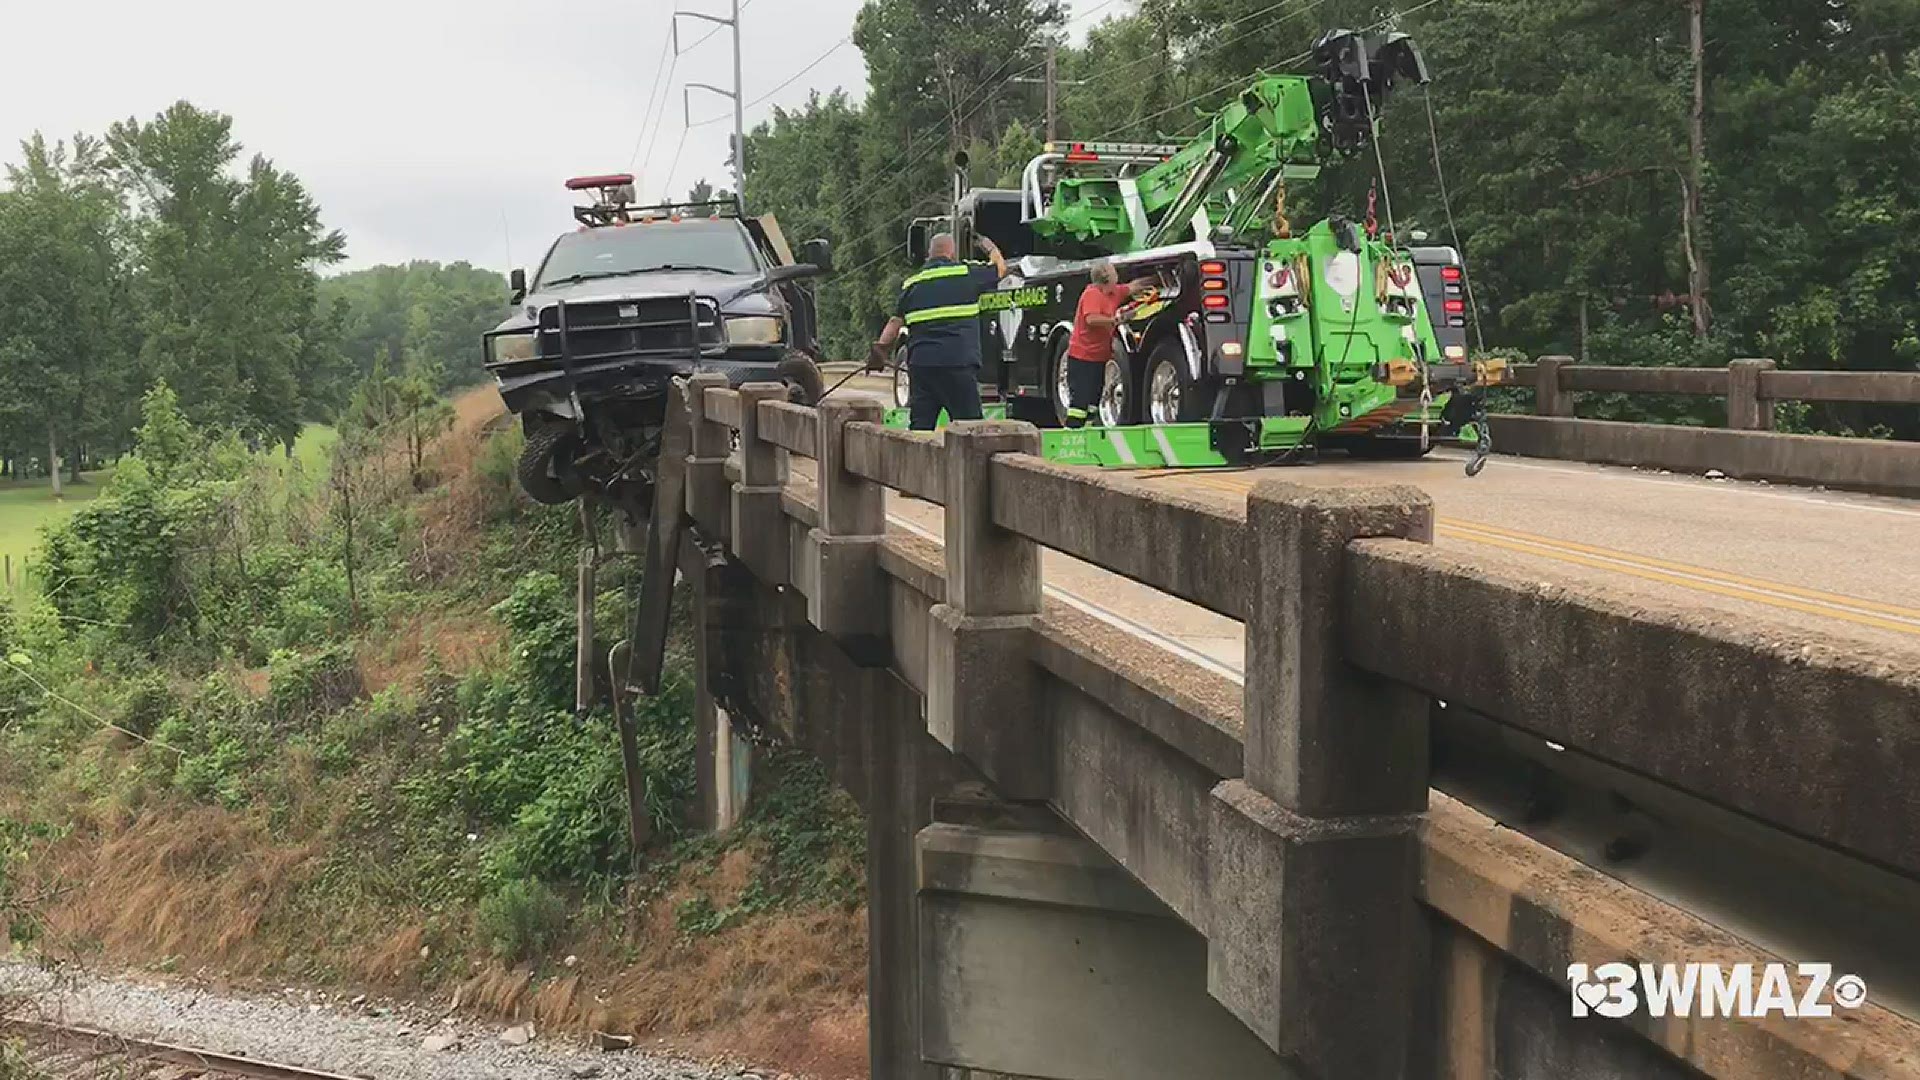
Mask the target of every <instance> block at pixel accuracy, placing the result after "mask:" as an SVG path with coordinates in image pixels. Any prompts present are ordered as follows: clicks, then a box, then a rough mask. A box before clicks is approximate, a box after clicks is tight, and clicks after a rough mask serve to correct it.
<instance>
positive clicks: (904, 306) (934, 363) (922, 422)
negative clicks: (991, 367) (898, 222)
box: [876, 233, 1007, 431]
mask: <svg viewBox="0 0 1920 1080" xmlns="http://www.w3.org/2000/svg"><path fill="white" fill-rule="evenodd" d="M979 248H980V252H981V254H983V255H985V256H986V257H987V258H988V259H990V260H992V263H991V265H987V264H982V263H962V262H956V261H955V260H954V241H953V234H951V233H940V234H938V235H937V236H935V237H934V238H933V239H931V240H929V241H928V242H927V262H926V265H924V266H922V267H921V268H920V269H919V271H917V272H916V273H915V274H914V275H913V276H912V277H909V278H908V279H907V280H906V282H905V283H904V284H902V285H901V287H900V302H899V304H898V305H896V306H895V308H894V312H893V318H892V319H891V320H890V321H888V323H887V328H886V329H885V330H883V331H881V332H880V340H879V342H878V343H877V346H876V348H877V350H879V351H881V352H882V353H884V352H885V351H886V350H890V349H892V348H893V343H894V342H895V341H896V340H898V339H899V337H900V331H901V330H902V329H907V330H908V331H910V332H909V333H908V335H907V354H906V365H907V373H908V379H909V386H910V388H911V393H910V396H909V397H908V400H907V411H908V412H909V413H910V414H911V416H912V426H913V429H914V430H915V431H932V430H933V428H934V425H935V424H936V423H938V422H939V420H940V413H941V410H943V409H944V410H945V411H946V414H947V419H949V420H978V419H980V294H981V293H984V292H991V291H993V289H994V287H995V286H997V285H999V284H1000V279H1001V278H1003V277H1006V276H1007V260H1006V258H1005V257H1004V256H1002V255H1001V254H1000V248H999V247H998V246H997V245H995V244H994V242H993V241H991V240H989V239H987V238H986V237H984V236H983V237H981V238H980V240H979Z"/></svg>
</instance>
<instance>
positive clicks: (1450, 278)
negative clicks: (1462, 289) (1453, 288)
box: [1440, 266, 1466, 285]
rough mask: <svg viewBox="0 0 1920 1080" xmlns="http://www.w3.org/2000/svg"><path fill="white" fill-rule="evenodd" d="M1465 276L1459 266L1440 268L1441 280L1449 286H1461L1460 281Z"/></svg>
mask: <svg viewBox="0 0 1920 1080" xmlns="http://www.w3.org/2000/svg"><path fill="white" fill-rule="evenodd" d="M1465 276H1466V275H1465V273H1464V272H1463V271H1462V270H1461V269H1460V268H1459V267H1457V266H1443V267H1441V268H1440V280H1441V281H1444V282H1446V283H1447V284H1449V285H1456V284H1459V282H1460V280H1461V279H1462V278H1463V277H1465Z"/></svg>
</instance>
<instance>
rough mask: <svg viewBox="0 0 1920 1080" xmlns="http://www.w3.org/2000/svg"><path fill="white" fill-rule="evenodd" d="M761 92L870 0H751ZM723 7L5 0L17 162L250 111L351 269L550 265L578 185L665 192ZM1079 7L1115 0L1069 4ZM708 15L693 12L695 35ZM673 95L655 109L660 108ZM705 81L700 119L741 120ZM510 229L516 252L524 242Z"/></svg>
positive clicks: (752, 60) (846, 72)
mask: <svg viewBox="0 0 1920 1080" xmlns="http://www.w3.org/2000/svg"><path fill="white" fill-rule="evenodd" d="M748 2H749V4H750V6H749V7H748V8H747V10H746V12H745V14H744V15H743V16H742V18H741V22H742V23H743V24H744V26H745V28H746V33H745V36H744V39H743V46H742V56H743V68H744V76H743V77H744V81H745V83H746V97H747V100H748V101H753V100H754V99H756V98H758V97H760V96H761V95H762V94H765V93H766V92H767V91H769V90H771V89H772V88H773V87H774V86H776V85H778V84H779V83H780V82H782V81H784V80H785V79H786V78H787V77H788V76H790V75H792V74H794V73H795V72H796V71H798V70H799V69H800V68H802V67H803V66H805V65H806V64H807V63H809V62H811V61H812V60H814V59H816V58H817V57H819V56H820V55H821V54H822V53H824V52H826V50H827V49H828V48H830V47H831V46H833V44H834V43H835V42H837V41H839V40H840V39H841V38H842V37H845V36H846V35H847V34H848V33H849V32H850V31H851V30H852V26H853V16H854V13H855V12H856V11H858V10H859V8H860V3H861V0H748ZM727 3H728V0H600V2H597V3H561V2H558V0H330V2H329V3H325V4H304V3H303V4H296V3H292V2H289V0H164V2H154V0H94V2H91V3H82V2H74V0H7V3H6V6H7V7H8V8H9V9H11V10H9V12H8V27H7V31H8V33H7V36H8V45H9V48H8V49H7V57H6V59H5V60H4V61H0V159H4V160H7V161H13V160H17V159H18V149H17V148H18V145H19V142H20V140H21V139H23V138H25V137H26V136H28V135H29V134H31V133H32V132H34V131H36V130H38V131H42V132H44V133H46V134H47V135H48V137H50V138H52V137H62V138H64V137H66V136H69V135H71V134H72V133H74V132H76V131H80V132H86V133H89V134H97V133H100V132H103V131H104V130H105V129H106V127H107V125H108V124H110V123H112V122H113V121H115V120H118V119H124V118H126V117H129V116H138V117H141V118H142V119H145V118H147V117H150V116H152V115H153V114H154V113H156V112H158V111H160V110H161V109H164V108H165V107H166V106H167V105H169V104H171V103H172V102H174V101H177V100H180V99H182V98H184V99H186V100H188V101H191V102H193V103H194V104H195V105H198V106H200V107H202V108H210V109H217V110H219V111H221V112H225V113H227V114H229V115H231V116H232V117H233V118H234V131H235V135H236V137H237V138H238V139H239V140H240V142H241V143H243V144H244V145H245V147H246V149H247V152H248V153H254V152H259V153H264V154H266V155H267V156H268V157H270V158H272V159H273V160H274V161H275V162H276V163H277V164H279V165H280V166H281V167H283V168H287V169H290V170H292V171H293V172H294V173H296V174H297V175H299V176H300V177H301V179H303V180H304V181H305V182H306V183H307V185H308V186H309V188H310V189H311V190H312V192H313V193H314V196H315V198H316V199H317V200H318V201H319V203H320V206H321V209H322V212H323V214H324V215H325V219H326V222H327V224H328V225H329V226H332V227H334V228H339V229H342V230H344V231H345V232H346V234H347V252H348V260H349V261H348V263H347V264H346V265H347V267H348V268H353V267H360V266H368V265H372V264H374V263H382V262H398V261H402V260H406V259H436V260H440V261H443V262H446V261H452V260H455V259H466V260H468V261H470V262H473V263H476V264H480V265H485V266H492V267H505V266H507V265H508V258H509V253H510V254H511V257H512V259H513V261H514V263H515V264H525V263H528V262H530V261H532V260H533V259H535V258H536V257H537V256H538V254H539V252H540V251H541V250H543V249H544V248H545V245H546V244H547V243H548V242H549V241H551V239H552V238H553V236H554V235H555V234H556V233H557V232H559V231H560V230H562V229H564V228H566V227H567V226H568V225H569V224H570V219H569V218H568V210H567V207H568V206H569V205H570V202H571V200H570V199H569V197H568V195H567V193H566V191H565V190H564V189H562V187H561V186H560V185H561V181H562V180H563V179H564V178H565V177H567V176H570V175H578V174H581V173H589V172H615V171H623V170H625V169H626V168H627V167H628V163H629V162H630V161H631V162H632V163H633V170H634V171H635V172H636V173H640V174H641V175H642V176H643V193H644V194H649V195H651V194H657V193H659V191H660V190H661V189H662V185H663V183H664V180H665V174H666V171H667V169H668V166H669V165H670V164H671V162H672V160H673V156H674V150H675V147H676V145H677V144H678V142H679V139H680V135H681V113H682V108H681V90H680V84H681V83H683V82H685V81H687V80H688V79H691V80H693V81H696V82H709V83H713V84H714V85H717V86H725V85H727V84H728V82H729V81H730V80H731V78H732V56H731V49H730V47H729V46H730V43H729V40H728V37H727V35H726V34H725V33H721V34H719V35H716V36H715V37H714V38H713V39H712V40H711V41H708V42H707V43H706V44H704V45H702V46H700V47H699V48H698V49H697V50H694V51H692V52H689V53H687V54H685V55H683V56H681V57H680V58H679V60H678V63H677V64H676V65H674V67H673V79H672V87H671V90H670V91H669V92H664V93H663V94H662V97H663V98H668V99H669V100H666V101H665V111H664V116H663V120H662V123H661V125H660V132H659V136H658V141H657V143H655V144H654V146H653V152H652V154H651V155H647V154H646V153H645V147H644V146H643V147H642V148H641V155H640V157H639V158H637V159H636V157H635V143H636V140H637V139H638V136H639V134H640V131H641V127H642V119H641V114H642V111H643V109H644V107H645V106H646V104H647V99H648V93H649V90H650V89H651V88H652V86H653V84H654V79H655V75H656V73H657V72H658V71H659V70H660V65H659V63H658V62H659V60H660V58H661V53H662V49H663V46H664V45H665V40H664V38H663V34H664V33H665V32H666V27H667V22H668V12H669V11H671V10H672V9H673V8H674V7H675V6H679V7H682V8H688V9H699V10H707V11H713V12H715V13H719V14H725V5H726V4H727ZM1070 6H1071V7H1072V8H1074V9H1077V10H1081V11H1090V10H1091V9H1093V8H1096V7H1100V8H1106V9H1107V11H1106V12H1103V13H1102V14H1106V13H1109V12H1111V11H1114V10H1118V9H1119V7H1120V4H1118V3H1102V2H1101V0H1074V2H1073V3H1072V4H1071V5H1070ZM710 28H711V27H710V26H708V25H707V24H703V23H700V22H698V21H697V20H692V19H687V20H683V25H682V28H681V36H682V40H683V41H684V42H687V43H691V42H693V41H695V40H697V39H698V38H700V37H701V36H702V35H704V34H705V33H706V32H707V30H708V29H710ZM834 88H845V89H847V90H848V91H849V92H851V93H852V94H854V95H855V96H856V97H858V96H861V95H863V94H864V93H865V89H866V69H865V66H864V65H863V64H862V63H861V59H860V53H859V50H857V49H855V48H853V47H852V46H851V45H848V46H845V47H843V48H841V49H840V50H839V51H838V52H836V53H834V54H833V55H832V56H831V57H830V58H829V59H828V60H826V62H824V63H822V64H820V65H819V66H818V67H816V68H814V69H813V70H812V71H811V72H810V73H808V74H807V75H806V76H804V77H803V78H801V79H800V80H798V81H797V82H795V83H794V84H793V85H792V86H790V87H788V88H787V89H785V90H784V91H782V92H780V93H779V94H777V95H775V96H773V97H772V98H770V99H769V100H767V101H766V102H765V103H764V104H761V105H759V106H757V107H755V108H753V109H751V110H750V111H749V112H748V114H747V124H748V126H749V127H752V126H753V124H754V122H755V121H756V120H757V119H760V118H763V117H765V116H767V115H768V114H769V113H770V112H771V111H772V109H773V108H774V106H776V105H787V106H793V105H797V104H799V103H802V102H804V101H805V100H806V97H807V93H808V91H809V90H811V89H818V90H822V91H829V90H832V89H834ZM658 107H659V103H658V102H656V108H658ZM731 109H732V104H731V102H729V101H728V100H727V99H725V98H722V97H718V96H715V95H711V94H705V93H702V92H700V91H695V92H694V95H693V118H694V120H695V122H696V123H698V122H699V121H702V120H705V119H709V118H713V117H721V116H725V115H728V114H729V113H730V111H731ZM730 128H731V124H730V123H728V122H720V123H712V124H706V125H704V126H698V127H695V128H694V129H693V130H691V131H690V132H688V133H687V136H686V145H685V148H684V150H683V151H682V153H681V158H680V162H679V166H678V168H677V170H676V171H675V174H674V181H673V189H674V190H675V191H676V192H684V191H685V190H686V188H687V187H688V186H690V185H691V184H692V182H693V181H694V180H696V179H699V178H700V177H702V176H705V177H706V178H708V179H709V180H712V181H715V182H716V183H718V184H723V183H725V181H726V167H725V164H724V162H725V159H726V152H727V137H728V134H729V131H730ZM509 240H510V242H511V247H509Z"/></svg>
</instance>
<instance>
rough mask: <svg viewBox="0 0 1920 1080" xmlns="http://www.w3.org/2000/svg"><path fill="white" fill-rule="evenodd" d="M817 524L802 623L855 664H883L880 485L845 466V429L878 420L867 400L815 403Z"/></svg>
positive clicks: (887, 654)
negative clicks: (831, 641)
mask: <svg viewBox="0 0 1920 1080" xmlns="http://www.w3.org/2000/svg"><path fill="white" fill-rule="evenodd" d="M817 412H818V416H819V424H820V427H819V437H818V440H817V442H816V452H817V453H818V454H819V470H818V472H819V492H820V525H819V527H818V528H815V529H814V530H812V532H810V533H809V534H808V542H809V544H810V546H811V547H812V548H813V555H814V558H813V565H812V574H813V580H812V581H811V582H809V583H808V584H809V585H810V586H811V588H810V589H809V590H808V592H807V620H808V621H809V622H811V623H813V625H814V626H815V627H816V628H817V629H819V630H820V632H822V633H824V634H827V635H828V636H830V637H832V638H834V639H835V640H837V641H838V642H839V643H840V646H841V648H843V649H845V650H846V651H847V654H848V655H849V656H851V657H852V658H853V659H854V660H855V661H856V662H858V663H860V664H862V665H866V666H872V667H878V666H882V665H884V664H886V663H887V661H888V660H889V659H890V658H891V652H892V650H891V649H890V648H889V646H888V642H887V627H888V618H887V587H886V580H885V578H884V577H883V576H882V571H881V569H880V543H881V541H882V540H883V539H884V538H885V536H886V532H887V502H886V494H887V492H886V489H885V488H883V487H881V486H880V485H879V484H876V483H874V482H873V481H871V480H868V479H866V478H864V477H861V476H856V475H855V474H854V473H852V472H851V471H849V470H848V469H847V444H846V428H847V425H848V424H852V423H861V422H864V423H873V424H877V423H879V422H880V420H881V417H882V416H883V415H884V414H883V411H882V410H881V408H880V404H879V403H878V402H874V401H823V402H821V403H820V405H819V407H818V410H817Z"/></svg>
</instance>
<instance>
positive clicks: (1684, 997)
mask: <svg viewBox="0 0 1920 1080" xmlns="http://www.w3.org/2000/svg"><path fill="white" fill-rule="evenodd" d="M1567 988H1568V989H1569V990H1570V991H1571V993H1572V996H1573V1015H1575V1016H1604V1017H1608V1018H1610V1019H1615V1020H1618V1019H1621V1018H1623V1017H1628V1016H1632V1015H1633V1014H1634V1013H1636V1012H1639V1011H1640V1010H1641V1009H1643V1008H1644V1009H1645V1010H1646V1012H1647V1015H1649V1016H1708V1017H1710V1016H1737V1017H1765V1016H1787V1017H1828V1016H1832V1015H1833V1007H1834V1006H1835V1005H1838V1006H1840V1007H1841V1008H1843V1009H1857V1008H1859V1007H1860V1006H1862V1005H1864V1004H1866V1001H1867V984H1866V980H1864V979H1862V978H1860V976H1858V975H1842V976H1840V977H1839V978H1834V976H1833V965H1832V964H1791V965H1790V964H1762V965H1758V966H1756V965H1753V964H1731V965H1727V966H1722V965H1720V964H1627V963H1620V962H1617V961H1616V962H1614V963H1608V964H1601V965H1600V966H1598V967H1595V968H1592V969H1591V970H1589V968H1588V967H1587V965H1585V964H1568V965H1567Z"/></svg>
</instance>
